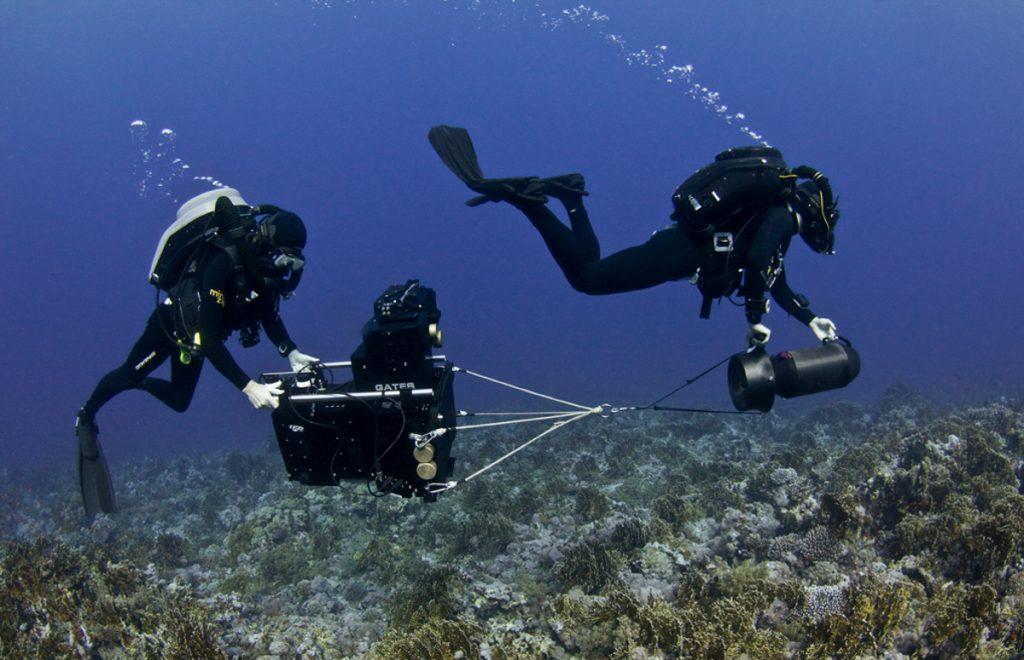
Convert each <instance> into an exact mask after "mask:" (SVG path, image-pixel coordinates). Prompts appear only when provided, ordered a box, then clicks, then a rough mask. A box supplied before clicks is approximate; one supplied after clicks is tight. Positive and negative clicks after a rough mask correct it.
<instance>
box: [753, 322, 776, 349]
mask: <svg viewBox="0 0 1024 660" xmlns="http://www.w3.org/2000/svg"><path fill="white" fill-rule="evenodd" d="M771 338H772V331H771V328H769V327H768V326H766V325H764V324H763V323H751V324H750V327H749V328H747V346H764V345H765V344H767V343H768V340H769V339H771Z"/></svg>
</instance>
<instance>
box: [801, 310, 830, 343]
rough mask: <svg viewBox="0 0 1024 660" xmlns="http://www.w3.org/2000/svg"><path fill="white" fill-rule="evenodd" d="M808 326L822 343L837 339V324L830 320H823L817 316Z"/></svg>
mask: <svg viewBox="0 0 1024 660" xmlns="http://www.w3.org/2000/svg"><path fill="white" fill-rule="evenodd" d="M807 326H808V327H809V328H810V329H811V332H813V333H814V336H815V337H817V338H818V339H820V340H821V341H832V340H834V339H836V324H835V323H833V322H832V321H830V320H829V319H823V318H821V317H820V316H815V317H814V318H813V319H811V322H810V323H808V324H807Z"/></svg>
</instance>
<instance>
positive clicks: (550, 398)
mask: <svg viewBox="0 0 1024 660" xmlns="http://www.w3.org/2000/svg"><path fill="white" fill-rule="evenodd" d="M453 370H454V371H455V372H457V373H464V374H468V375H470V376H474V377H476V378H480V379H481V380H486V381H488V382H491V383H494V384H495V385H501V386H502V387H508V388H510V389H513V390H516V391H517V392H522V393H523V394H529V395H530V396H535V397H539V398H541V399H547V400H548V401H554V402H555V403H561V404H562V405H565V406H569V407H571V408H579V409H580V410H583V411H586V413H587V414H590V413H591V412H592V411H593V408H592V407H590V406H584V405H580V404H578V403H573V402H572V401H566V400H564V399H556V398H555V397H553V396H548V395H547V394H541V393H540V392H534V391H533V390H528V389H526V388H525V387H519V386H518V385H513V384H512V383H506V382H505V381H503V380H498V379H497V378H491V377H490V376H485V375H483V374H478V373H476V372H475V371H470V370H468V369H463V368H462V367H454V369H453Z"/></svg>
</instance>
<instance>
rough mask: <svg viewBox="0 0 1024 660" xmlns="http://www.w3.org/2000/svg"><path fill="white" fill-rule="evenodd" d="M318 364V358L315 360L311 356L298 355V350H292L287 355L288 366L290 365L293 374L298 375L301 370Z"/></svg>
mask: <svg viewBox="0 0 1024 660" xmlns="http://www.w3.org/2000/svg"><path fill="white" fill-rule="evenodd" d="M319 362H320V358H315V357H313V356H312V355H306V354H305V353H300V352H299V349H297V348H296V349H293V350H292V352H291V353H289V354H288V364H289V365H291V368H292V371H294V372H295V373H299V372H300V371H302V370H303V369H307V368H308V367H310V366H312V365H314V364H318V363H319Z"/></svg>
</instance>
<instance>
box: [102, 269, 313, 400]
mask: <svg viewBox="0 0 1024 660" xmlns="http://www.w3.org/2000/svg"><path fill="white" fill-rule="evenodd" d="M197 292H198V294H199V300H200V306H199V326H198V328H196V329H195V331H196V332H198V333H199V334H200V337H201V347H202V356H195V357H193V359H192V361H191V362H190V363H189V364H183V363H182V362H181V360H179V359H178V355H179V347H178V345H177V344H176V343H175V342H174V340H173V339H172V338H171V336H169V335H170V333H172V332H173V329H174V320H173V312H174V309H173V307H172V305H170V304H162V305H159V306H158V307H157V309H156V310H154V311H153V313H152V314H151V315H150V317H149V321H148V322H147V323H146V329H145V330H144V331H143V333H142V336H141V337H140V338H139V339H138V341H136V342H135V346H134V347H133V348H132V350H131V352H130V353H129V354H128V358H127V359H126V360H125V361H124V364H122V365H121V366H119V367H118V368H117V369H114V370H113V371H111V372H110V373H108V374H107V375H106V376H104V377H103V378H102V379H101V380H100V382H99V384H98V385H97V386H96V389H95V390H94V391H93V393H92V396H90V397H89V400H88V401H87V402H86V404H85V405H84V406H83V407H82V413H83V415H85V416H86V417H87V418H88V419H91V418H92V417H93V416H95V414H96V412H97V411H98V410H99V409H100V407H102V406H103V405H104V404H105V403H107V402H108V401H110V399H112V398H113V397H114V396H115V395H117V394H119V393H121V392H124V391H126V390H131V389H141V390H145V391H146V392H149V393H150V394H152V395H153V396H155V397H156V398H158V399H160V400H161V401H163V402H164V403H165V404H167V405H168V406H169V407H170V408H172V409H173V410H176V411H178V412H184V411H185V410H186V409H187V408H188V406H189V404H190V403H191V401H192V394H193V393H194V392H195V389H196V384H197V383H198V382H199V374H200V372H201V371H202V368H203V362H204V358H206V359H209V360H210V363H211V364H212V365H213V366H214V367H215V368H216V369H217V371H219V372H220V373H221V374H223V375H224V377H225V378H227V379H228V380H230V381H231V382H232V383H233V384H234V385H235V387H237V388H238V389H242V388H244V387H245V386H246V384H247V383H248V382H249V376H248V375H246V373H245V372H244V371H243V370H242V368H241V367H239V366H238V363H237V362H235V359H234V358H233V357H232V356H231V353H229V352H228V350H227V347H225V345H224V342H225V340H226V339H227V338H228V337H229V336H230V335H231V333H232V332H234V331H235V330H239V329H241V328H242V327H245V326H246V325H249V324H250V323H252V322H253V321H257V322H259V324H260V325H262V326H263V329H264V331H265V332H266V334H267V337H269V338H270V340H271V341H273V342H274V344H275V346H276V347H277V350H278V351H279V352H280V353H281V355H287V354H288V353H290V352H291V351H292V350H293V349H295V343H294V342H293V341H292V340H291V337H289V336H288V331H287V329H285V326H284V323H283V322H282V321H281V316H280V315H279V314H278V302H279V299H278V297H277V296H275V295H262V296H261V295H256V296H255V298H252V299H251V300H246V301H242V300H241V297H240V296H239V295H238V293H239V292H238V291H236V284H235V273H234V269H233V268H232V264H231V260H230V259H229V258H228V257H227V255H226V254H224V253H223V252H221V251H220V250H214V251H213V252H211V253H210V255H209V256H208V257H207V259H206V260H205V262H204V263H203V265H202V267H201V275H200V280H199V286H198V289H197ZM249 297H251V294H249ZM172 356H173V358H174V359H173V360H172V361H171V379H170V380H169V381H168V380H163V379H159V378H150V377H148V376H149V374H150V373H152V372H153V371H154V370H155V369H156V368H157V367H159V366H160V365H161V364H163V362H164V361H165V360H167V358H168V357H172Z"/></svg>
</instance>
